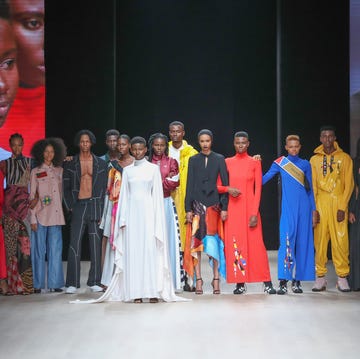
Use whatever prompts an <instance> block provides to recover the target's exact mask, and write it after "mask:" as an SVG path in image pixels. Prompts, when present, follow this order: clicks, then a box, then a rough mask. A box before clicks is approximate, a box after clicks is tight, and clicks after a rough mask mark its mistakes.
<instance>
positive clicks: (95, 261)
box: [87, 220, 101, 291]
mask: <svg viewBox="0 0 360 359" xmlns="http://www.w3.org/2000/svg"><path fill="white" fill-rule="evenodd" d="M88 229H89V246H90V260H91V264H90V271H89V277H88V281H87V285H88V286H90V287H94V286H100V284H101V232H100V228H99V226H98V223H97V221H95V220H90V221H89V222H88ZM97 289H98V288H96V291H98V290H97ZM93 290H94V289H93Z"/></svg>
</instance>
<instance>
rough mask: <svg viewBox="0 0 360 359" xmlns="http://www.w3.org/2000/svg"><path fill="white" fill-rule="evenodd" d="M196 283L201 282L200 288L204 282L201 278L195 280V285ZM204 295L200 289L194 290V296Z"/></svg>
mask: <svg viewBox="0 0 360 359" xmlns="http://www.w3.org/2000/svg"><path fill="white" fill-rule="evenodd" d="M198 281H200V282H201V287H202V285H203V284H204V281H203V280H202V278H198V279H196V283H197V282H198ZM203 293H204V291H203V289H202V288H201V289H197V288H196V289H195V294H203Z"/></svg>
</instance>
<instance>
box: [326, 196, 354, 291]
mask: <svg viewBox="0 0 360 359" xmlns="http://www.w3.org/2000/svg"><path fill="white" fill-rule="evenodd" d="M333 202H334V206H333V208H334V215H333V220H332V221H331V222H330V223H329V230H330V238H331V242H330V243H331V254H332V260H333V263H334V267H335V272H336V274H337V276H338V280H337V284H336V285H337V288H338V289H339V290H340V291H341V292H350V286H349V283H348V281H347V276H348V275H349V272H350V265H349V236H348V215H347V213H346V215H345V219H344V220H343V221H342V222H338V221H337V220H336V216H337V209H338V208H339V206H338V200H337V198H334V199H333Z"/></svg>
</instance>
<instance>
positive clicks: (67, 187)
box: [63, 161, 73, 211]
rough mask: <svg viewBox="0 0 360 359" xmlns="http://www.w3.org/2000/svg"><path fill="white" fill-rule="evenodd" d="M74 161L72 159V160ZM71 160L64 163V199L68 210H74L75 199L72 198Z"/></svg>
mask: <svg viewBox="0 0 360 359" xmlns="http://www.w3.org/2000/svg"><path fill="white" fill-rule="evenodd" d="M71 162H72V161H71ZM71 162H65V163H64V172H63V196H64V197H63V199H64V205H65V208H66V209H67V210H68V211H71V210H72V207H73V199H72V193H71V191H72V189H71V172H70V170H69V166H70V164H71Z"/></svg>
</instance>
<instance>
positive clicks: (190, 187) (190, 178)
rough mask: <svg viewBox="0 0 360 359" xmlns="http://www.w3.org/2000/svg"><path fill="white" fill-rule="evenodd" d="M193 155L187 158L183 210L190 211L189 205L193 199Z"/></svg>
mask: <svg viewBox="0 0 360 359" xmlns="http://www.w3.org/2000/svg"><path fill="white" fill-rule="evenodd" d="M193 159H194V157H191V158H190V159H189V166H188V173H187V182H186V195H185V212H190V211H191V205H192V201H193V191H194V175H195V168H194V160H193Z"/></svg>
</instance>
